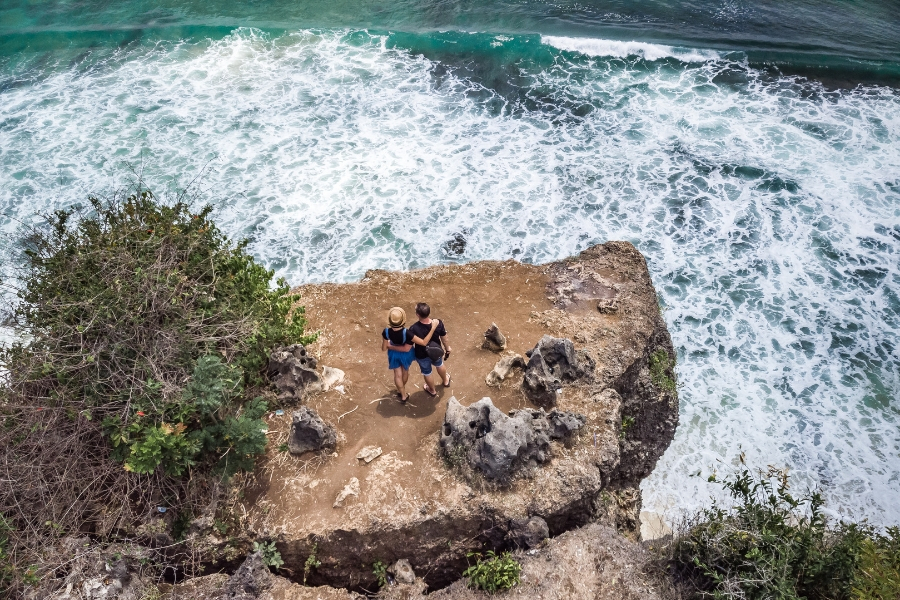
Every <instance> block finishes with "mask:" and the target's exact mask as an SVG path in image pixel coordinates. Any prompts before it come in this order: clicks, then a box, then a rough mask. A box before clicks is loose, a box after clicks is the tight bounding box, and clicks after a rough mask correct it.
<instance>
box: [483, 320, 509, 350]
mask: <svg viewBox="0 0 900 600" xmlns="http://www.w3.org/2000/svg"><path fill="white" fill-rule="evenodd" d="M481 347H482V348H484V349H485V350H490V351H491V352H502V351H504V350H506V336H504V335H503V334H502V333H500V329H499V328H498V327H497V324H496V323H491V326H490V327H488V330H487V331H485V332H484V342H483V343H482V344H481Z"/></svg>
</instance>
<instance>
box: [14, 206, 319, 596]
mask: <svg viewBox="0 0 900 600" xmlns="http://www.w3.org/2000/svg"><path fill="white" fill-rule="evenodd" d="M211 211H212V209H211V207H209V206H206V207H204V208H202V209H199V210H194V209H192V207H191V205H190V204H189V203H187V202H184V201H182V200H181V199H177V200H175V201H173V202H162V201H159V200H157V199H156V198H155V197H154V196H153V194H151V193H150V192H149V191H147V190H144V189H136V190H135V191H133V193H130V194H120V195H118V196H115V197H113V198H112V199H110V200H107V201H102V200H99V199H96V198H91V199H90V206H89V207H88V209H87V210H86V211H84V212H82V211H74V210H62V211H57V212H55V213H53V214H51V215H43V216H42V220H40V222H39V223H38V225H36V226H34V227H33V228H31V229H29V230H28V231H26V235H24V236H23V239H22V242H21V244H20V245H19V246H18V248H23V253H22V255H21V257H12V256H10V257H5V258H4V261H3V262H4V264H5V265H6V266H9V265H11V264H13V263H14V262H15V261H18V262H16V264H18V265H19V266H18V267H17V268H18V271H16V273H15V278H14V279H11V280H7V281H6V282H5V284H6V285H7V286H8V287H9V286H13V287H14V288H15V290H16V295H17V298H16V303H15V305H14V306H12V307H11V308H10V309H9V310H8V311H7V313H6V314H7V316H8V321H9V323H10V324H11V325H12V326H13V327H15V328H16V329H18V330H19V331H20V332H21V334H22V335H21V336H20V339H21V340H23V341H20V342H19V343H16V344H14V345H12V346H10V347H7V348H0V365H2V366H3V367H4V368H5V369H6V370H7V373H6V376H5V379H4V381H2V382H0V425H2V427H0V462H2V463H3V464H4V465H5V469H6V472H5V474H4V478H6V479H9V480H11V482H10V483H8V484H4V485H2V486H0V514H3V515H5V516H6V517H7V519H8V520H9V522H10V524H11V527H12V528H13V530H14V531H19V532H27V533H25V534H23V535H26V536H27V537H28V539H29V540H30V541H27V543H26V542H22V540H21V539H20V538H18V537H17V538H16V540H18V541H16V542H15V544H19V545H21V543H25V545H27V546H31V547H32V550H34V552H38V551H39V550H40V548H41V547H42V546H44V547H45V546H46V544H47V536H57V535H64V534H65V533H67V532H69V531H77V530H79V529H83V526H84V523H85V522H89V521H90V520H91V519H93V518H94V517H96V518H98V519H99V518H101V517H100V515H101V514H102V515H105V516H103V517H102V518H103V519H106V520H109V519H125V520H126V521H127V520H129V519H131V520H132V522H134V520H136V519H138V518H139V515H141V514H147V513H148V512H149V511H150V510H152V509H153V507H154V506H155V503H156V502H158V501H159V498H165V504H166V505H167V506H168V507H169V508H172V509H174V510H176V511H178V514H181V509H180V507H181V506H182V505H183V504H184V503H186V502H187V503H194V504H195V505H196V506H197V507H199V506H201V505H203V504H204V502H206V500H204V498H203V497H202V496H203V494H204V493H208V490H210V489H212V487H213V486H212V485H209V484H207V483H204V482H203V480H202V477H203V476H204V475H206V474H209V475H216V476H219V475H225V476H229V475H231V474H233V473H235V472H237V471H239V470H248V469H252V468H253V465H254V461H255V458H256V457H257V456H259V455H260V454H261V453H262V452H263V451H264V449H265V445H266V436H265V433H264V431H263V430H264V429H265V424H264V422H263V421H262V416H263V414H264V413H265V412H266V409H267V406H266V403H265V402H264V401H263V400H262V398H261V397H260V394H261V393H262V392H263V391H264V386H265V385H266V372H265V368H266V365H267V357H268V354H269V352H270V351H271V349H272V348H273V347H275V346H278V345H286V344H291V343H297V342H299V343H309V342H310V341H312V340H313V339H314V336H307V335H304V327H305V325H306V320H305V318H304V312H303V309H302V308H300V307H295V306H294V304H295V303H296V301H297V296H295V295H292V294H291V292H290V290H289V288H288V286H287V284H286V283H285V282H284V281H283V280H278V281H277V283H274V284H273V282H272V279H273V272H272V271H269V270H267V269H265V268H264V267H263V266H261V265H259V264H257V263H256V262H255V261H254V259H253V258H252V257H251V256H250V255H249V254H248V253H247V252H246V243H244V242H241V243H237V244H235V243H232V242H231V241H229V240H228V239H227V238H226V237H225V236H224V235H223V234H222V233H221V232H220V231H219V229H218V228H217V227H216V226H215V224H214V223H213V222H212V220H211V218H210V215H211ZM13 259H15V261H14V260H13ZM188 474H190V477H188ZM190 482H193V483H190ZM192 485H193V486H194V487H190V486H192ZM204 490H206V491H204ZM123 500H124V501H123ZM113 509H114V511H115V512H114V513H113V514H111V513H110V512H109V511H110V510H113ZM192 512H194V511H193V510H186V511H185V514H190V513H192ZM48 524H51V525H48ZM27 555H28V552H26V553H24V554H21V553H20V556H21V557H25V556H27ZM20 560H26V559H25V558H21V559H20ZM20 571H21V569H20ZM20 579H21V578H20Z"/></svg>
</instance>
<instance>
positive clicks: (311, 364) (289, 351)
mask: <svg viewBox="0 0 900 600" xmlns="http://www.w3.org/2000/svg"><path fill="white" fill-rule="evenodd" d="M269 377H270V378H271V379H272V382H273V383H274V384H275V388H276V389H277V390H278V399H279V400H294V399H299V398H302V397H303V395H304V394H306V393H307V392H310V393H311V392H314V391H319V390H320V389H322V387H323V384H322V378H321V376H320V375H319V373H318V372H317V371H316V359H315V358H314V357H313V356H312V355H311V354H309V353H308V352H307V351H306V348H305V347H304V346H303V345H302V344H293V345H291V346H287V347H286V348H279V349H277V350H275V351H274V352H272V354H271V355H270V356H269Z"/></svg>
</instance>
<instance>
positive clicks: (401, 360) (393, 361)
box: [388, 348, 416, 371]
mask: <svg viewBox="0 0 900 600" xmlns="http://www.w3.org/2000/svg"><path fill="white" fill-rule="evenodd" d="M415 357H416V351H415V350H413V349H412V348H410V349H409V351H408V352H397V351H396V350H390V349H388V369H390V370H392V371H393V370H394V369H396V368H397V367H403V368H404V369H406V370H407V371H408V370H409V366H410V365H411V364H412V361H413V359H414V358H415Z"/></svg>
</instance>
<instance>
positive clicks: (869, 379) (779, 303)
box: [0, 30, 900, 523]
mask: <svg viewBox="0 0 900 600" xmlns="http://www.w3.org/2000/svg"><path fill="white" fill-rule="evenodd" d="M351 37H352V39H351ZM386 41H387V40H386V38H384V37H373V36H369V35H368V34H365V33H361V32H355V33H352V34H351V33H346V32H337V33H334V32H331V33H327V32H326V33H316V32H298V33H294V34H287V35H282V36H278V37H274V38H270V37H268V36H266V35H263V34H260V33H259V32H256V31H253V30H239V31H237V32H235V33H234V34H232V35H230V36H228V37H226V38H225V39H221V40H216V41H209V42H203V43H181V44H158V45H155V46H153V47H138V48H131V49H129V50H122V51H120V52H119V53H118V54H117V55H115V56H113V57H112V58H109V59H107V60H104V61H99V62H98V64H96V65H94V66H92V67H91V68H81V69H77V70H76V69H71V70H68V71H65V72H61V73H54V74H46V75H44V76H42V77H38V78H36V79H35V80H34V82H33V83H31V84H29V85H21V86H9V87H7V88H6V89H4V90H3V91H2V92H0V169H2V179H0V213H7V214H9V215H11V216H13V217H18V218H24V217H26V216H27V215H28V214H30V213H31V211H32V210H34V209H35V208H51V207H54V206H57V205H59V204H65V203H73V202H77V201H81V200H83V198H84V197H85V194H86V190H87V189H91V188H96V187H98V186H102V185H103V184H106V183H108V182H111V181H113V180H114V179H116V178H117V177H119V176H120V175H121V173H122V166H121V161H123V160H128V161H131V162H132V163H135V164H138V163H141V162H143V164H144V169H145V176H146V177H147V178H148V179H149V180H150V181H151V182H154V183H155V185H156V187H157V189H158V188H160V187H165V186H166V185H168V184H169V183H170V180H168V179H166V177H171V176H173V175H177V176H179V177H180V180H181V182H186V181H187V180H189V179H190V178H192V177H193V176H194V175H196V174H197V173H198V172H199V171H200V170H201V169H202V168H203V166H204V165H206V164H207V162H208V161H212V166H213V171H212V172H211V173H210V174H209V175H208V177H207V178H206V179H205V180H204V185H205V187H207V188H208V189H209V196H208V197H209V199H210V201H212V202H213V203H215V204H216V206H217V209H218V218H219V221H220V222H221V223H222V224H223V226H224V228H225V230H226V231H228V232H229V233H230V234H231V235H233V236H236V237H240V236H249V237H251V238H252V240H253V241H252V244H251V249H252V251H253V252H254V253H255V254H256V255H257V256H259V257H261V258H262V259H263V260H264V261H265V262H266V263H267V264H268V265H269V266H271V267H274V268H276V269H277V271H278V273H279V274H280V275H284V276H286V277H288V279H289V280H290V281H292V282H295V283H299V282H302V281H321V280H351V279H354V278H357V277H359V276H361V275H362V273H364V272H365V270H367V269H369V268H389V269H407V268H415V267H421V266H425V265H428V264H433V263H436V262H441V261H445V260H450V259H451V258H452V259H453V260H457V258H455V257H448V256H447V255H446V254H445V253H444V251H443V250H442V244H443V243H444V242H445V241H446V240H448V239H450V238H451V236H453V235H454V234H456V233H460V232H465V236H466V238H467V240H468V244H467V246H466V250H465V254H464V255H463V256H462V257H459V259H466V260H468V259H480V258H498V259H499V258H508V257H510V256H517V257H519V258H521V259H524V260H529V261H534V262H540V261H547V260H552V259H557V258H560V257H564V256H567V255H570V254H572V253H575V252H577V251H579V250H581V249H583V248H585V247H586V246H588V245H589V244H592V243H597V242H602V241H605V240H609V239H626V240H630V241H633V242H634V243H635V244H636V245H637V246H638V247H639V248H640V249H641V251H642V252H644V254H645V255H646V256H647V258H648V264H649V266H650V269H651V272H652V275H653V278H654V282H655V284H656V285H657V287H658V289H659V291H660V292H661V294H662V297H663V300H664V302H665V304H666V305H667V306H668V311H667V312H666V320H667V323H668V324H669V327H670V330H671V332H672V336H673V340H674V343H675V346H676V347H677V349H678V355H679V366H678V375H679V379H680V382H681V384H682V386H683V387H682V388H681V392H680V393H681V426H680V427H679V430H678V433H677V436H676V439H675V442H674V443H673V445H672V446H671V448H670V449H669V451H668V452H667V453H666V455H665V456H664V458H663V459H662V460H661V462H660V464H659V466H658V468H657V469H656V471H655V473H654V474H653V475H652V476H651V477H650V478H649V479H648V480H647V481H645V483H644V501H645V509H647V510H652V511H657V512H666V513H672V512H676V511H679V510H684V509H688V508H692V507H695V506H697V505H698V504H703V503H705V500H706V497H707V496H708V495H709V494H712V493H714V492H715V490H714V489H713V488H712V487H711V486H710V485H709V484H707V483H706V480H705V478H699V477H694V476H693V475H695V474H696V473H698V472H701V471H702V472H703V473H704V474H706V473H708V470H709V469H710V468H713V467H715V466H716V465H719V466H720V467H719V468H721V464H722V463H720V462H718V461H722V462H723V463H724V464H725V465H728V464H730V463H732V462H733V461H734V460H735V459H736V457H737V456H738V454H739V453H740V451H742V450H743V451H745V452H746V455H747V457H748V459H749V460H750V461H751V462H753V463H754V464H759V465H764V464H776V465H790V466H791V467H792V469H793V472H794V473H795V477H796V480H797V481H798V483H800V484H810V485H818V486H821V487H822V488H823V489H824V490H825V491H826V496H827V498H828V500H829V502H830V503H831V504H830V505H831V506H832V507H833V508H834V509H835V510H836V511H839V512H840V513H841V514H844V515H848V516H853V517H869V518H870V519H872V520H873V521H874V522H876V523H896V522H898V521H900V503H897V502H896V498H897V497H898V492H900V466H898V461H897V456H898V453H900V433H898V423H897V421H898V407H897V404H896V402H897V401H896V397H897V392H898V390H900V381H898V378H900V375H898V373H900V356H898V342H900V340H898V332H900V268H898V263H897V256H898V255H900V213H898V212H897V210H898V209H897V207H898V206H900V191H898V190H900V150H898V149H900V98H898V96H897V94H896V93H895V92H891V91H889V90H885V89H869V90H857V91H854V92H847V93H843V94H841V95H837V94H832V95H830V96H829V95H827V94H824V93H822V92H821V90H818V91H817V90H816V89H815V88H814V87H809V86H807V87H804V88H801V87H800V86H799V85H798V84H796V83H793V82H791V81H790V80H782V81H777V82H768V83H765V82H763V81H762V79H760V78H758V77H757V75H756V74H755V73H753V72H752V70H748V69H747V68H746V67H744V66H742V65H736V64H730V63H728V62H727V61H726V60H720V61H707V62H702V63H700V62H699V61H693V62H690V64H686V65H684V66H683V67H681V68H679V69H673V68H671V65H667V64H664V63H659V64H657V65H655V66H653V65H650V67H651V68H639V69H638V68H634V65H633V64H625V65H623V64H622V63H621V61H617V60H611V61H604V60H602V59H596V58H591V59H584V58H583V57H579V56H574V57H573V56H572V55H568V57H567V56H566V55H560V56H559V58H558V60H557V61H556V62H555V63H554V64H553V65H552V66H551V67H549V68H546V69H545V70H542V71H538V70H534V71H531V70H529V69H531V67H529V65H528V63H527V61H526V60H523V61H522V62H521V63H520V65H521V68H522V69H523V81H530V82H531V83H527V84H524V85H525V87H526V88H527V86H528V85H531V86H532V87H531V91H529V90H527V89H526V92H527V93H526V94H525V96H524V97H525V98H526V99H530V98H537V99H538V100H539V102H540V110H536V109H529V108H527V106H528V104H527V102H526V101H525V100H523V99H522V97H512V96H500V95H498V94H497V93H495V92H491V90H489V89H485V87H484V86H483V85H482V84H481V83H480V82H477V81H469V80H466V79H461V78H459V77H458V76H455V75H454V74H453V71H452V70H451V71H450V72H449V73H448V72H444V71H442V70H439V69H435V67H436V65H435V63H433V62H432V61H431V60H429V59H428V58H425V57H423V56H416V55H412V54H411V53H409V52H406V51H404V50H403V49H394V48H390V44H388V43H386ZM623 52H624V50H623ZM598 55H603V56H609V54H603V53H602V52H599V53H598ZM645 57H646V54H645ZM651 60H652V59H651ZM698 63H699V64H698ZM535 69H536V67H535ZM726 72H727V73H728V74H729V78H728V79H729V81H735V82H736V83H730V84H722V83H719V82H718V78H717V76H718V75H719V74H721V73H726ZM529 78H530V79H529ZM741 78H743V80H741ZM519 83H520V84H521V81H520V82H519ZM532 92H533V93H532ZM529 94H531V95H529ZM533 102H535V103H536V102H538V101H537V100H535V101H533ZM523 106H525V107H526V108H522V107H523ZM0 218H2V217H0ZM2 226H3V227H4V228H5V229H6V230H7V231H9V230H10V229H11V228H12V227H13V223H12V221H10V220H8V219H7V220H5V221H3V222H2ZM498 318H499V317H498Z"/></svg>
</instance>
